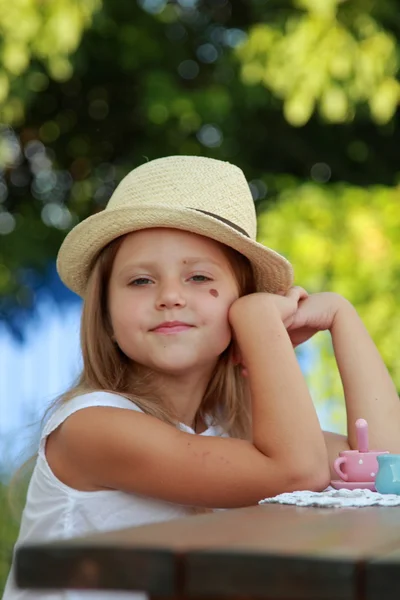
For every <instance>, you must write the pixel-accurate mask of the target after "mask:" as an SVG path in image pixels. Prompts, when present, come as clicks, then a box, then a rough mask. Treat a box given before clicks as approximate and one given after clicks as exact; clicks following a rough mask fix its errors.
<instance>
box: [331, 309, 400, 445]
mask: <svg viewBox="0 0 400 600" xmlns="http://www.w3.org/2000/svg"><path fill="white" fill-rule="evenodd" d="M339 298H340V297H339ZM331 335H332V342H333V348H334V352H335V357H336V361H337V364H338V368H339V372H340V376H341V379H342V383H343V390H344V395H345V401H346V413H347V424H348V441H349V444H350V447H351V448H354V449H355V448H357V441H356V435H355V425H354V424H355V422H356V420H357V419H359V418H363V419H366V421H367V422H368V426H369V437H370V449H371V450H373V449H375V450H389V452H393V453H399V452H400V401H399V397H398V394H397V391H396V388H395V386H394V383H393V381H392V379H391V377H390V375H389V373H388V370H387V368H386V366H385V365H384V363H383V361H382V358H381V357H380V354H379V352H378V350H377V348H376V346H375V344H374V343H373V341H372V339H371V337H370V336H369V334H368V332H367V330H366V328H365V326H364V324H363V323H362V321H361V319H360V317H359V316H358V314H357V311H356V310H355V308H354V307H353V306H352V305H351V304H350V303H349V302H347V301H346V300H345V299H344V298H340V301H339V308H338V310H337V312H336V314H335V317H334V320H333V324H332V327H331Z"/></svg>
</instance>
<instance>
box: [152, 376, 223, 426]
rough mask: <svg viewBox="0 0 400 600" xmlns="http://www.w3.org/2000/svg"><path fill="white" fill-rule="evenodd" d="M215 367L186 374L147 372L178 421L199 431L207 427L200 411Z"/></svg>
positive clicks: (155, 388) (155, 389) (153, 387)
mask: <svg viewBox="0 0 400 600" xmlns="http://www.w3.org/2000/svg"><path fill="white" fill-rule="evenodd" d="M213 369H214V365H213V366H212V367H208V368H207V369H203V370H202V371H196V372H193V373H185V374H184V375H180V374H166V373H157V372H152V373H151V374H149V373H147V376H148V377H149V380H150V381H151V387H152V390H154V392H155V394H156V395H157V396H159V397H160V398H161V400H162V401H163V403H164V404H165V406H168V407H169V408H170V409H171V411H172V413H173V415H174V416H175V418H176V419H177V421H178V422H179V423H183V424H184V425H187V426H188V427H191V428H192V429H194V431H196V433H198V432H199V431H202V430H203V429H204V427H205V424H204V423H203V422H202V419H201V418H199V415H198V411H199V408H200V406H201V403H202V400H203V398H204V394H205V391H206V389H207V386H208V383H209V381H210V377H211V373H212V371H213Z"/></svg>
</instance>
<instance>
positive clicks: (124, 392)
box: [14, 236, 256, 478]
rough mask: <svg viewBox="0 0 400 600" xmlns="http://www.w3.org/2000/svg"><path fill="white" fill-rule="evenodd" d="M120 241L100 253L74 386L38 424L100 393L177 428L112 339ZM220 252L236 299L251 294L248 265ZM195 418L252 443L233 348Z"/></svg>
mask: <svg viewBox="0 0 400 600" xmlns="http://www.w3.org/2000/svg"><path fill="white" fill-rule="evenodd" d="M124 237H125V236H121V237H119V238H117V239H116V240H114V241H112V242H111V243H110V244H108V245H107V246H106V247H104V248H103V249H102V251H101V252H100V254H99V256H98V258H97V260H96V261H95V263H94V265H93V268H92V271H91V274H90V277H89V280H88V285H87V289H86V293H85V297H84V302H83V310H82V318H81V329H80V341H81V349H82V358H83V369H82V372H81V374H80V376H79V378H78V380H77V381H76V383H75V384H74V385H73V386H72V387H71V388H70V389H69V390H67V391H66V392H65V393H63V394H62V395H61V396H58V397H57V398H56V399H55V400H54V401H53V402H52V404H51V405H50V406H49V407H48V408H47V410H46V412H45V414H44V417H43V419H42V423H43V422H44V421H45V420H46V418H47V416H48V415H49V413H50V412H53V410H55V409H56V408H57V407H58V406H60V405H62V404H64V403H65V402H68V401H69V400H71V399H72V398H74V397H76V396H79V395H81V394H84V393H88V392H93V391H99V390H102V391H109V392H112V393H114V394H120V395H121V396H123V397H124V398H128V399H129V400H131V401H132V402H134V403H135V404H136V405H137V406H138V407H139V408H141V409H142V410H143V412H144V413H146V414H148V415H152V416H153V417H156V418H157V419H160V420H161V421H164V422H165V423H169V424H170V425H174V426H176V425H177V422H178V419H177V417H176V415H175V414H174V413H173V412H172V411H171V408H170V407H168V406H166V405H165V404H164V403H163V402H162V400H161V398H160V396H159V395H158V393H157V389H155V388H154V386H153V384H152V378H151V374H150V373H149V372H148V371H146V370H145V369H144V368H143V367H142V366H141V365H138V364H135V363H132V361H131V359H129V358H128V357H127V356H126V355H125V354H124V353H123V352H122V351H121V350H120V348H119V347H118V345H117V344H116V343H114V341H113V339H112V327H111V321H110V317H109V312H108V286H109V280H110V276H111V270H112V266H113V263H114V259H115V257H116V254H117V252H118V249H119V247H120V245H121V243H122V241H123V239H124ZM222 248H223V251H224V253H225V254H226V256H227V258H228V260H229V263H230V266H231V268H232V271H233V274H234V276H235V279H236V282H237V285H238V291H239V296H244V295H246V294H249V293H252V292H254V291H255V289H256V286H255V280H254V275H253V271H252V267H251V264H250V262H249V260H248V259H247V258H246V257H245V256H243V255H242V254H240V253H238V252H236V251H235V250H233V249H232V248H229V247H228V246H224V245H222ZM198 414H199V416H200V417H202V418H203V419H205V417H206V416H207V415H212V417H213V420H214V423H215V424H217V425H221V426H222V428H223V429H224V430H225V431H226V432H227V433H228V434H229V435H230V436H232V437H238V438H242V439H250V438H251V406H250V393H249V389H248V382H247V380H246V379H245V378H244V377H243V376H242V375H241V367H240V365H235V364H234V361H233V343H232V342H231V343H230V345H229V346H228V348H227V349H226V350H225V351H224V352H223V353H222V354H221V356H220V357H219V359H218V361H217V364H216V366H215V369H214V372H213V373H212V375H211V378H210V381H209V384H208V386H207V389H206V391H205V394H204V397H203V400H202V402H201V405H200V407H199V413H198ZM32 458H34V457H32ZM32 458H31V459H30V460H29V461H27V463H25V464H24V465H23V466H22V467H21V469H19V470H18V472H17V474H16V475H18V473H20V472H22V470H23V469H25V470H26V465H27V464H28V463H29V464H32ZM14 478H15V476H14Z"/></svg>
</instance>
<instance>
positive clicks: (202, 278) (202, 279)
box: [190, 275, 212, 283]
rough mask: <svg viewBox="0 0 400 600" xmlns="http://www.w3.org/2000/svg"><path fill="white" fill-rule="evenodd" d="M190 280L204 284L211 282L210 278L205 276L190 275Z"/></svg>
mask: <svg viewBox="0 0 400 600" xmlns="http://www.w3.org/2000/svg"><path fill="white" fill-rule="evenodd" d="M190 279H192V280H193V281H196V282H197V283H204V282H206V281H212V279H211V278H210V277H207V275H192V277H190Z"/></svg>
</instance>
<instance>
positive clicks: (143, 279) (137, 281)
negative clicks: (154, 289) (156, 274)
mask: <svg viewBox="0 0 400 600" xmlns="http://www.w3.org/2000/svg"><path fill="white" fill-rule="evenodd" d="M148 283H153V282H152V280H151V279H149V278H148V277H138V278H137V279H134V280H133V281H131V282H130V284H129V285H133V286H138V287H139V286H143V285H147V284H148Z"/></svg>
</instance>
